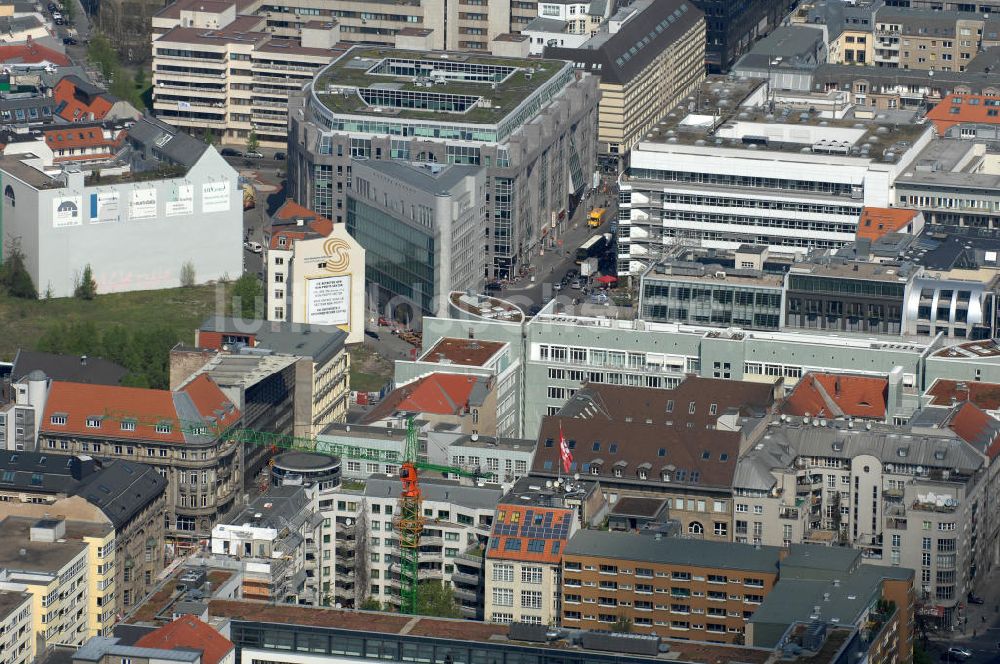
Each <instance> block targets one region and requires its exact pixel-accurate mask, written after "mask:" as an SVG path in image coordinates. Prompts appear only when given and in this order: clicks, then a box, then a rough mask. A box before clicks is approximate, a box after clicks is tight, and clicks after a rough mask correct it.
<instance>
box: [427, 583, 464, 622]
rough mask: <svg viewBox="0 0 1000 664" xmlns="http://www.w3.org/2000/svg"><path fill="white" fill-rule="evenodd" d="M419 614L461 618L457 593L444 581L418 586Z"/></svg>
mask: <svg viewBox="0 0 1000 664" xmlns="http://www.w3.org/2000/svg"><path fill="white" fill-rule="evenodd" d="M417 614H418V615H421V616H435V617H437V618H461V617H462V614H461V613H459V611H458V606H457V605H456V604H455V591H454V590H453V589H452V587H451V585H450V584H447V583H445V582H444V581H424V582H423V583H421V584H420V585H419V586H417Z"/></svg>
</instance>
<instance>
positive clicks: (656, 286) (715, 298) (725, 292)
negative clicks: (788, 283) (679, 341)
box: [640, 280, 781, 330]
mask: <svg viewBox="0 0 1000 664" xmlns="http://www.w3.org/2000/svg"><path fill="white" fill-rule="evenodd" d="M640 309H641V311H642V317H643V318H644V319H645V320H648V321H654V322H661V323H691V324H707V325H737V326H739V327H745V328H749V329H755V330H778V329H779V326H780V323H781V288H780V287H774V288H765V287H753V286H745V285H736V284H728V283H725V282H721V281H720V282H718V283H706V282H677V281H663V280H655V281H653V280H646V281H644V282H643V289H642V294H641V302H640Z"/></svg>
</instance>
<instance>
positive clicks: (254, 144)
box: [247, 130, 260, 152]
mask: <svg viewBox="0 0 1000 664" xmlns="http://www.w3.org/2000/svg"><path fill="white" fill-rule="evenodd" d="M259 147H260V140H259V139H258V138H257V132H255V131H253V130H251V131H250V135H249V136H247V152H256V151H257V148H259Z"/></svg>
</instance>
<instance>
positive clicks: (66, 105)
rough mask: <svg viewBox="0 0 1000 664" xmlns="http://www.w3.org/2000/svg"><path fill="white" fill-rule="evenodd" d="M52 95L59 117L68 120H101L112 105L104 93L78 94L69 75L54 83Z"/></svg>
mask: <svg viewBox="0 0 1000 664" xmlns="http://www.w3.org/2000/svg"><path fill="white" fill-rule="evenodd" d="M52 96H53V97H54V98H55V100H56V108H57V111H58V114H59V117H61V118H62V119H63V120H67V121H69V122H77V121H79V120H101V119H103V118H104V116H105V115H107V114H108V111H110V110H111V107H112V106H113V103H112V101H111V100H110V99H109V98H108V96H107V95H106V94H96V95H93V96H89V95H85V94H79V95H78V94H77V90H76V84H75V83H74V82H73V79H72V77H69V76H67V77H66V78H64V79H62V80H60V81H59V82H58V83H56V87H55V88H53V89H52ZM91 115H93V117H91Z"/></svg>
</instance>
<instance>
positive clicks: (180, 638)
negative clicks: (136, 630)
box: [135, 615, 235, 664]
mask: <svg viewBox="0 0 1000 664" xmlns="http://www.w3.org/2000/svg"><path fill="white" fill-rule="evenodd" d="M135 645H136V647H137V648H157V649H159V650H179V649H181V648H183V649H185V650H200V651H201V664H219V662H221V661H222V659H223V658H224V657H225V656H226V655H228V654H229V653H230V652H232V651H233V648H235V646H234V645H233V642H232V641H230V640H229V639H227V638H226V637H224V636H222V635H221V634H219V633H218V632H217V631H215V630H214V629H212V628H211V627H210V626H209V625H207V624H206V623H204V622H202V621H201V620H199V619H198V618H196V617H195V616H192V615H185V616H181V617H180V618H178V619H177V620H175V621H173V622H172V623H170V624H168V625H164V626H163V627H160V628H159V629H157V630H156V631H154V632H150V633H149V634H146V635H145V636H143V637H142V638H141V639H139V640H138V641H136V642H135Z"/></svg>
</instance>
